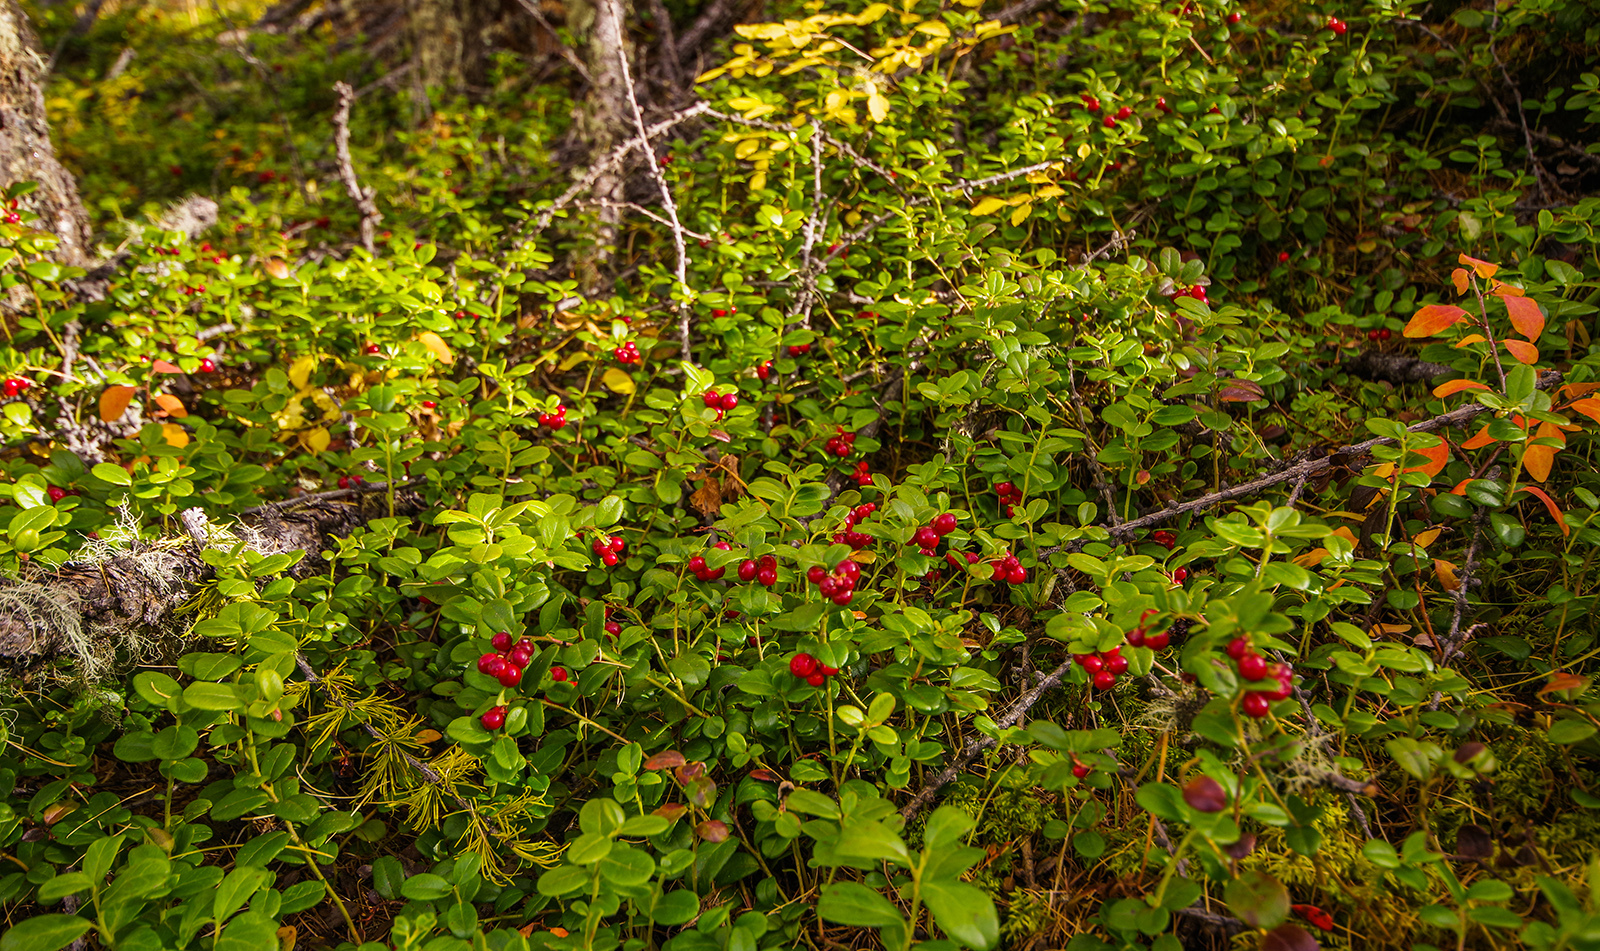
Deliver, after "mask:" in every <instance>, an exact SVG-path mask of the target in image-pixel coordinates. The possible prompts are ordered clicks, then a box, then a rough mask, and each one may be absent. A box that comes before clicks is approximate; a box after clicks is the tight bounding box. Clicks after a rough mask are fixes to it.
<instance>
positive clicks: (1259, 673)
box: [1239, 654, 1267, 681]
mask: <svg viewBox="0 0 1600 951" xmlns="http://www.w3.org/2000/svg"><path fill="white" fill-rule="evenodd" d="M1239 676H1241V677H1243V678H1244V679H1246V680H1249V681H1256V680H1261V679H1263V678H1264V677H1266V676H1267V660H1266V658H1264V657H1262V656H1261V655H1260V654H1246V655H1244V656H1243V657H1241V658H1239Z"/></svg>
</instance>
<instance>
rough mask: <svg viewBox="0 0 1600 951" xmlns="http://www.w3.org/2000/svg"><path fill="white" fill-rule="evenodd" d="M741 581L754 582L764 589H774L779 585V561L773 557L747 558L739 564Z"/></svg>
mask: <svg viewBox="0 0 1600 951" xmlns="http://www.w3.org/2000/svg"><path fill="white" fill-rule="evenodd" d="M739 580H740V581H754V582H755V583H756V584H759V585H761V586H762V587H763V588H770V587H772V586H773V585H775V584H777V583H778V559H776V558H774V557H772V556H771V555H762V556H761V557H760V558H746V559H745V560H744V561H741V562H739Z"/></svg>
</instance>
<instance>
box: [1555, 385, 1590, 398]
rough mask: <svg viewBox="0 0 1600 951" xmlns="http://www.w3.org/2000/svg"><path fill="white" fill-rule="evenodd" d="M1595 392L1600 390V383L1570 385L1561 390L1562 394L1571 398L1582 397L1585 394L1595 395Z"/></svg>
mask: <svg viewBox="0 0 1600 951" xmlns="http://www.w3.org/2000/svg"><path fill="white" fill-rule="evenodd" d="M1595 390H1600V383H1568V384H1567V385H1566V386H1563V387H1562V388H1561V390H1560V393H1561V395H1563V396H1566V397H1568V398H1570V397H1574V396H1582V395H1584V394H1585V393H1593V392H1594V391H1595Z"/></svg>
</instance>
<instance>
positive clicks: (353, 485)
mask: <svg viewBox="0 0 1600 951" xmlns="http://www.w3.org/2000/svg"><path fill="white" fill-rule="evenodd" d="M361 481H362V480H361V477H360V476H358V475H342V476H340V477H339V488H341V489H359V488H361Z"/></svg>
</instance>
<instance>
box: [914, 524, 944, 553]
mask: <svg viewBox="0 0 1600 951" xmlns="http://www.w3.org/2000/svg"><path fill="white" fill-rule="evenodd" d="M911 541H912V544H914V545H916V546H917V547H918V548H932V547H934V546H935V545H937V544H939V533H938V532H935V531H934V530H933V529H931V528H928V527H927V526H923V527H922V528H919V529H917V533H916V534H915V535H913V536H912V537H911Z"/></svg>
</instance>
